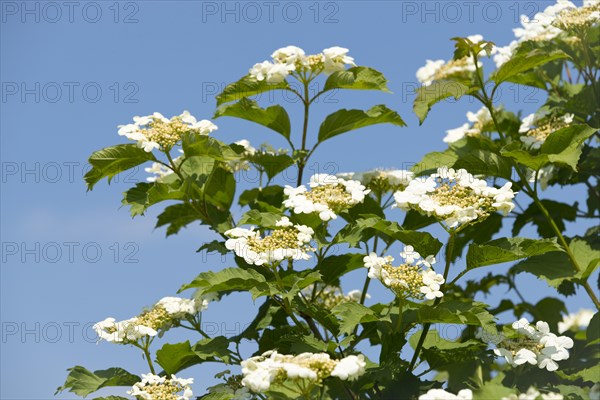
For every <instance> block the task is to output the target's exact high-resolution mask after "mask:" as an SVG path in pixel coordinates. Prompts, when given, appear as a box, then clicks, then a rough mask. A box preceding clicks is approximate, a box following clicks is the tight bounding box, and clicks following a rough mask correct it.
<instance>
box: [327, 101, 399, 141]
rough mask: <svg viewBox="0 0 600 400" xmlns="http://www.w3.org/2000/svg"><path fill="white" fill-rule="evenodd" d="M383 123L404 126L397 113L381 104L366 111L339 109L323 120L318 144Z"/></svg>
mask: <svg viewBox="0 0 600 400" xmlns="http://www.w3.org/2000/svg"><path fill="white" fill-rule="evenodd" d="M385 123H388V124H393V125H397V126H406V124H405V123H404V121H403V120H402V118H400V115H398V113H397V112H395V111H393V110H390V109H389V108H387V107H386V106H384V105H383V104H380V105H377V106H374V107H372V108H370V109H369V110H367V111H362V110H346V109H341V110H339V111H336V112H334V113H333V114H329V115H328V116H327V118H325V121H323V123H322V124H321V127H320V128H319V142H324V141H325V140H327V139H331V138H332V137H334V136H337V135H340V134H342V133H345V132H349V131H352V130H355V129H359V128H364V127H366V126H370V125H375V124H385Z"/></svg>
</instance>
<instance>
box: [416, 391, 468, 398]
mask: <svg viewBox="0 0 600 400" xmlns="http://www.w3.org/2000/svg"><path fill="white" fill-rule="evenodd" d="M419 400H473V392H472V391H471V389H463V390H461V391H459V392H458V394H453V393H450V392H446V391H445V390H444V389H429V391H428V392H427V393H425V394H422V395H420V396H419Z"/></svg>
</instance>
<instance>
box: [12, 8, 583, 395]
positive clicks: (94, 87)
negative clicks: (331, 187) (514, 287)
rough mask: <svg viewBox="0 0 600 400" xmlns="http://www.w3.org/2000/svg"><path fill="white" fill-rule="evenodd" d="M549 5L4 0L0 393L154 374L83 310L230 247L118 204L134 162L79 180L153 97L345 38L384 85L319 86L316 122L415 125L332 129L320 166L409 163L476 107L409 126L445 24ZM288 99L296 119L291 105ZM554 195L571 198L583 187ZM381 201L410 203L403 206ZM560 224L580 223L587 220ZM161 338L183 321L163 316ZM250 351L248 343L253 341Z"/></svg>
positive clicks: (234, 325)
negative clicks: (385, 110) (378, 112)
mask: <svg viewBox="0 0 600 400" xmlns="http://www.w3.org/2000/svg"><path fill="white" fill-rule="evenodd" d="M547 4H548V2H527V3H523V2H517V1H501V2H462V1H459V2H445V1H427V2H409V1H339V2H336V1H325V2H314V1H309V2H281V3H275V2H262V1H259V2H245V3H242V2H233V1H229V2H221V1H219V2H200V1H132V2H125V1H122V2H114V1H107V2H104V1H98V2H72V3H68V2H67V3H66V4H65V3H63V2H36V1H25V2H21V1H18V2H12V1H4V0H2V1H1V2H0V6H1V9H0V11H1V21H0V29H1V35H0V36H1V37H0V48H1V57H0V67H1V77H0V78H1V79H0V80H1V82H2V98H1V102H0V106H1V115H0V128H1V146H0V148H1V150H0V151H1V159H2V193H1V214H2V215H1V217H2V227H1V234H2V238H1V242H2V267H1V290H2V293H1V300H2V301H1V320H2V341H1V343H0V344H1V357H2V359H1V381H0V387H1V392H0V398H2V399H48V398H51V397H52V394H53V393H54V389H55V388H56V387H57V386H59V385H60V384H62V382H63V381H64V378H65V376H66V371H65V370H66V369H67V368H69V367H71V366H74V365H84V366H86V367H87V368H89V369H91V370H94V369H103V368H108V367H112V366H122V367H124V368H126V369H127V370H129V371H130V372H132V373H138V374H139V373H145V372H147V371H146V368H145V362H144V361H143V360H142V359H141V357H140V355H139V353H138V352H137V350H135V349H133V348H128V347H121V346H114V345H110V344H107V343H101V344H99V345H96V344H95V343H94V335H93V332H92V330H91V324H93V323H94V322H96V321H99V320H102V319H104V318H105V317H107V316H114V317H115V318H117V319H124V318H129V317H131V316H134V315H136V314H137V313H138V312H139V311H140V310H141V308H142V307H144V306H148V305H151V304H152V303H153V302H155V301H156V300H158V299H159V298H161V297H163V296H167V295H173V294H175V292H176V290H177V289H178V288H179V286H180V285H181V284H182V283H184V282H187V281H190V280H191V279H193V278H194V277H195V276H196V274H197V273H199V272H202V271H206V270H209V269H219V268H222V267H225V266H229V265H231V259H228V260H222V259H221V257H220V256H216V255H208V256H207V255H202V254H197V253H196V252H195V250H196V249H197V248H198V247H200V245H202V244H203V243H204V242H206V241H210V240H212V239H213V238H214V236H213V235H212V234H211V233H210V232H209V231H208V230H207V229H205V228H203V227H199V226H192V227H189V228H188V229H185V230H183V231H182V232H181V234H179V235H178V236H176V237H171V238H168V239H165V234H164V230H162V229H158V230H154V229H153V226H154V223H155V216H156V215H157V213H158V211H159V210H160V207H159V208H158V209H156V210H153V211H150V212H149V213H148V215H147V216H146V217H141V218H137V219H135V220H131V218H130V217H129V214H128V210H127V209H125V208H120V207H119V206H120V199H121V192H122V191H124V190H125V189H126V188H127V187H129V186H131V185H132V183H133V182H137V181H143V180H144V179H145V175H146V174H145V173H144V171H143V170H142V169H139V170H137V171H133V172H132V173H131V174H128V175H127V176H121V177H119V179H118V182H115V183H114V184H112V185H111V186H110V187H109V186H107V185H106V184H105V183H102V184H99V185H98V186H97V188H96V189H95V190H94V191H93V192H89V193H86V188H85V185H84V183H83V180H82V176H83V174H84V173H85V170H86V159H87V157H88V156H89V154H90V153H91V152H92V151H94V150H97V149H99V148H102V147H106V146H109V145H113V144H116V143H122V142H123V140H122V139H121V138H120V137H119V136H118V135H117V132H116V126H117V125H119V124H123V123H127V122H129V121H130V119H131V117H132V116H133V115H146V114H149V113H152V112H154V111H160V112H162V113H163V114H165V115H167V116H171V115H174V114H179V113H181V111H182V110H184V109H188V110H190V112H192V114H194V115H196V116H197V117H199V118H210V117H211V116H212V114H213V112H214V109H215V101H214V95H215V94H216V92H217V89H216V88H219V87H223V86H224V85H225V84H227V83H229V82H232V81H234V80H237V79H238V78H239V77H241V76H242V75H244V74H245V73H246V72H247V70H248V68H249V67H251V66H252V65H253V64H254V63H255V62H260V61H263V60H265V59H267V58H268V57H269V55H270V54H271V52H272V51H273V50H274V49H276V48H279V47H283V46H286V45H290V44H293V45H297V46H300V47H303V48H304V49H305V50H306V51H307V53H311V52H318V51H321V50H322V49H323V48H326V47H331V46H336V45H339V46H343V47H348V48H349V49H350V50H351V53H350V54H351V55H352V56H353V57H354V58H355V59H356V62H357V63H358V64H359V65H368V66H371V67H374V68H376V69H379V70H381V71H382V72H384V73H385V75H386V76H387V77H388V79H389V80H390V89H391V90H392V91H393V92H394V94H393V95H390V94H383V93H367V92H360V93H348V92H346V93H337V94H335V95H334V96H332V97H329V98H327V99H326V98H322V100H326V102H325V103H324V102H321V103H319V104H318V106H319V107H318V109H317V111H315V113H314V114H313V115H312V123H311V128H313V129H312V130H311V132H313V133H314V132H315V128H316V127H318V124H319V123H320V121H321V120H322V118H323V117H324V116H325V115H327V114H328V113H330V112H332V111H333V110H335V109H337V108H341V107H344V108H368V107H370V106H372V105H375V104H381V103H385V104H387V105H388V106H389V107H390V108H392V109H396V110H397V111H399V112H400V114H401V115H402V116H403V117H404V118H405V120H406V121H407V123H408V124H409V127H408V128H403V129H400V128H392V127H388V126H378V127H373V128H368V129H364V130H361V131H356V132H354V133H350V134H347V135H346V136H345V137H344V138H343V139H342V138H341V137H338V138H336V139H333V140H331V141H328V142H327V143H326V144H324V145H323V146H321V147H320V149H319V150H318V152H317V153H316V155H315V158H314V159H313V161H314V163H315V164H313V165H312V167H313V168H316V169H320V170H321V171H323V170H325V171H326V172H339V171H351V170H364V169H370V168H373V167H402V166H403V165H406V164H409V163H414V162H417V161H418V160H419V159H420V157H421V156H422V155H424V154H425V153H427V152H429V151H433V150H441V149H443V148H444V147H445V145H444V143H442V141H441V139H442V138H443V136H444V135H445V132H444V131H445V130H446V129H449V128H455V127H457V126H459V125H461V124H463V123H464V122H465V113H466V111H468V110H473V111H476V110H477V109H478V108H479V105H478V104H475V103H473V102H472V101H469V100H466V101H461V102H460V103H459V104H443V105H440V106H439V107H437V108H436V109H435V110H434V111H433V113H432V114H431V117H430V119H429V120H427V121H426V123H425V124H424V125H423V126H421V127H419V126H418V123H417V119H416V117H415V116H414V115H413V114H412V111H411V109H412V106H411V102H412V98H413V96H412V94H411V93H410V91H411V88H414V87H416V82H415V77H414V76H415V71H416V70H417V69H418V68H419V67H420V66H422V65H423V64H424V62H425V60H426V59H428V58H431V59H437V58H445V59H448V58H450V57H451V55H452V43H451V42H450V41H449V38H450V37H453V36H466V35H471V34H476V33H480V34H483V35H484V37H485V38H486V39H489V40H493V41H496V43H498V44H500V45H504V44H507V43H508V42H509V41H510V40H511V38H512V31H511V29H512V28H513V27H515V26H516V25H517V23H518V20H517V16H518V14H522V13H527V14H529V15H531V14H532V12H535V11H536V8H540V7H541V8H543V7H544V6H545V5H547ZM526 6H527V7H528V8H525V7H526ZM276 99H277V100H281V97H276ZM539 99H540V96H537V95H536V94H535V93H533V92H532V90H531V89H526V88H520V89H518V90H516V89H515V88H514V87H512V88H510V87H507V88H506V90H505V91H504V92H503V97H502V101H503V102H504V103H505V104H506V105H507V106H508V107H509V108H510V109H512V110H517V109H524V110H525V111H526V112H530V111H533V110H534V109H535V108H536V106H539V105H540V103H536V101H539ZM283 101H284V102H285V106H286V107H288V109H289V111H290V113H291V114H292V118H293V123H294V124H295V125H294V127H296V130H295V133H296V134H297V133H298V126H299V125H298V124H299V123H300V121H299V113H298V112H299V106H298V104H293V103H290V102H289V101H287V100H285V99H283ZM216 124H217V125H219V130H218V131H217V132H215V133H214V135H215V136H216V137H218V138H220V139H222V140H224V141H228V142H233V141H235V140H239V139H244V138H245V139H249V140H250V141H251V142H252V143H253V144H255V145H258V144H260V143H262V142H264V141H270V142H271V143H272V144H273V145H275V146H276V147H279V146H284V142H283V140H280V137H279V136H278V135H274V134H272V133H271V132H266V131H265V130H264V129H261V128H260V127H258V126H257V125H253V124H251V123H247V122H244V121H241V120H236V119H226V118H223V119H221V120H217V121H216ZM314 136H315V135H313V137H312V139H314ZM331 167H333V168H334V170H331V169H329V168H331ZM246 180H250V179H249V178H248V179H246ZM124 181H126V182H124ZM127 181H128V182H129V183H127ZM250 184H251V183H249V182H245V183H242V187H248V186H249V185H250ZM549 193H555V194H556V193H558V196H559V198H561V199H562V200H564V201H569V202H571V201H573V200H574V199H576V196H580V195H581V193H583V191H581V190H578V191H570V192H569V194H563V193H560V191H557V190H556V191H552V192H549ZM391 215H392V216H394V215H395V216H396V217H397V218H398V219H400V218H401V217H402V215H401V213H400V212H399V211H395V212H394V213H392V214H391ZM569 229H571V232H573V233H580V232H582V231H583V230H584V227H583V226H569ZM505 234H507V235H508V233H505ZM534 234H535V232H533V231H532V230H526V231H524V232H523V235H532V236H533V235H534ZM394 252H395V253H397V249H396V250H394ZM495 268H504V269H506V268H507V266H502V267H495ZM488 270H489V269H485V270H484V271H482V272H484V273H485V272H487V271H488ZM365 273H366V270H365V271H357V273H356V274H353V275H352V277H350V278H349V279H348V281H347V282H344V289H345V290H346V291H348V290H351V289H354V288H358V287H359V286H360V285H361V284H362V281H363V279H364V274H365ZM474 276H475V275H474ZM519 282H521V283H522V284H526V285H528V290H527V291H526V296H527V298H528V300H530V301H531V302H535V299H536V298H541V297H543V296H547V295H552V291H550V290H549V289H547V287H546V285H545V283H543V282H538V281H536V280H535V279H534V278H529V277H520V278H519ZM371 288H372V290H371V295H372V299H371V301H372V302H374V301H383V300H385V299H387V298H388V297H389V295H388V294H387V293H386V292H385V291H383V290H382V288H381V286H379V285H377V284H376V283H374V284H372V285H371ZM504 295H505V293H503V292H502V291H501V290H498V291H496V292H494V295H493V296H492V297H491V298H488V299H487V300H486V301H489V302H490V303H491V304H495V303H497V302H498V301H499V299H500V297H501V296H504ZM508 296H512V294H508ZM567 304H568V306H569V308H570V309H571V310H573V311H575V310H577V309H578V308H579V307H583V306H585V307H589V306H590V304H589V302H588V301H587V299H586V298H585V297H583V296H580V297H571V298H569V299H567ZM255 308H256V305H254V304H252V302H251V300H250V298H249V296H245V295H234V296H229V297H227V298H225V299H224V300H223V301H221V302H220V303H218V304H212V305H211V307H210V309H209V310H208V311H207V312H205V315H204V321H205V323H206V324H207V325H205V328H206V329H207V330H210V331H212V332H216V333H217V334H225V335H232V334H235V333H236V332H237V331H239V328H240V327H241V326H243V325H244V324H245V323H247V322H248V321H249V320H250V319H251V317H252V315H253V311H254V310H255ZM86 338H87V339H86ZM165 338H166V339H167V340H169V341H172V342H176V341H180V340H185V338H187V337H186V336H185V335H184V334H180V333H178V332H170V333H168V334H167V335H166V337H165ZM190 339H192V340H194V339H197V338H193V337H191V338H190ZM251 351H252V349H251V348H250V347H248V348H247V349H246V354H245V355H250V352H251ZM222 369H224V368H222ZM219 370H221V369H220V367H217V366H211V365H205V366H199V367H195V368H193V369H190V370H189V371H186V372H184V373H182V376H184V377H188V376H189V377H194V378H195V379H196V382H197V383H196V384H195V385H194V388H195V389H196V391H197V394H201V393H202V390H203V388H205V387H206V386H207V385H208V384H212V383H213V382H214V379H213V375H214V373H215V372H218V371H219ZM104 393H105V394H106V393H111V392H109V391H107V392H104ZM58 398H61V399H66V398H72V396H70V395H69V394H66V393H63V394H61V395H60V396H58Z"/></svg>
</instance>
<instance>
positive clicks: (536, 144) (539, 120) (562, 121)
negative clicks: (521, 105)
mask: <svg viewBox="0 0 600 400" xmlns="http://www.w3.org/2000/svg"><path fill="white" fill-rule="evenodd" d="M573 117H574V115H573V114H565V115H563V116H561V117H556V116H552V115H536V114H529V115H528V116H526V117H525V118H523V120H522V121H521V126H520V127H519V133H520V134H521V137H520V138H519V139H520V140H521V142H523V144H524V145H525V147H526V148H529V149H532V150H537V149H539V148H540V147H542V144H544V142H545V141H546V139H547V138H548V136H549V135H550V134H551V133H553V132H555V131H557V130H559V129H562V128H565V127H567V126H569V124H571V123H572V122H573Z"/></svg>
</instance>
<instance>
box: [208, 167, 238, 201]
mask: <svg viewBox="0 0 600 400" xmlns="http://www.w3.org/2000/svg"><path fill="white" fill-rule="evenodd" d="M203 194H204V200H205V201H209V202H210V203H211V204H213V205H214V206H216V207H217V208H218V209H220V210H227V211H228V210H229V208H230V207H231V204H232V203H233V199H234V197H235V177H234V176H233V173H232V172H231V171H229V170H227V169H225V168H222V167H220V166H219V167H216V168H214V169H213V170H212V172H211V173H210V175H209V177H208V179H207V181H206V184H205V185H204V191H203Z"/></svg>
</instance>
